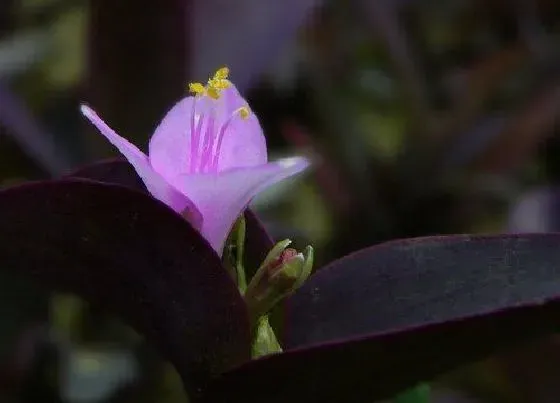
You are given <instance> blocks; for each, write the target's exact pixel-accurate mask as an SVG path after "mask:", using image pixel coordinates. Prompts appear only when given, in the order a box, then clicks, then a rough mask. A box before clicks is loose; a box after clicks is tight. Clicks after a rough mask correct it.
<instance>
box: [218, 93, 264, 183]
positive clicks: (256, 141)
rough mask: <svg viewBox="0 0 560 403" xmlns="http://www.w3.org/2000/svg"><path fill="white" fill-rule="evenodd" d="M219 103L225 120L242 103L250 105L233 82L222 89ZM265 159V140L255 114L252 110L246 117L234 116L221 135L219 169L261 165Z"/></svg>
mask: <svg viewBox="0 0 560 403" xmlns="http://www.w3.org/2000/svg"><path fill="white" fill-rule="evenodd" d="M218 102H220V103H221V104H222V105H220V107H221V108H222V111H221V113H220V114H221V116H225V119H228V118H229V117H230V116H231V115H232V114H233V113H235V111H237V110H239V108H241V107H243V106H245V107H247V108H249V106H248V104H247V101H246V100H245V99H244V98H243V97H242V96H241V95H240V94H239V91H237V88H235V86H234V85H233V84H232V85H231V87H229V88H228V89H226V90H224V91H223V92H222V97H221V98H220V99H219V100H218ZM222 122H225V120H224V118H222ZM267 161H268V157H267V149H266V139H265V137H264V134H263V131H262V128H261V125H260V123H259V119H258V118H257V116H256V115H255V114H254V113H253V112H252V111H251V112H250V114H249V116H248V117H247V118H246V119H242V118H241V117H240V116H236V117H234V118H233V119H232V120H231V122H230V123H229V125H228V128H227V130H226V132H225V135H224V138H223V143H222V147H221V150H220V156H219V159H218V172H221V171H225V170H228V169H233V168H242V167H250V166H256V165H262V164H266V162H267Z"/></svg>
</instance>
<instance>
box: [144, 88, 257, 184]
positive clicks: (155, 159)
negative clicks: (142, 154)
mask: <svg viewBox="0 0 560 403" xmlns="http://www.w3.org/2000/svg"><path fill="white" fill-rule="evenodd" d="M193 102H195V97H185V98H183V99H182V100H181V101H179V102H178V103H177V104H175V106H173V108H171V110H170V111H169V112H168V113H167V115H165V117H164V118H163V120H162V121H161V123H160V124H159V126H158V127H157V128H156V130H155V132H154V134H153V136H152V138H151V139H150V145H149V159H150V164H151V165H152V166H153V167H154V169H155V170H156V171H157V172H159V173H160V174H161V175H162V176H163V177H165V178H171V177H175V176H177V175H181V174H186V173H189V172H190V162H191V135H192V127H191V118H192V113H193ZM243 106H245V107H247V102H246V101H245V99H244V98H243V97H242V96H241V95H240V94H239V92H238V91H237V89H236V88H235V86H234V85H233V84H232V85H231V87H230V88H228V89H225V90H223V91H222V93H221V96H220V98H219V99H217V100H214V99H210V98H209V97H207V96H203V97H196V104H195V107H196V111H195V112H196V114H197V115H200V116H203V119H204V122H205V123H203V125H202V128H201V133H202V134H201V137H202V136H203V135H204V133H205V131H206V127H207V122H208V118H209V117H210V116H213V118H214V130H213V133H212V135H213V136H214V139H215V141H214V146H216V145H217V143H218V142H219V140H218V136H219V131H220V128H222V127H223V126H224V125H225V124H226V122H227V121H228V120H230V117H232V115H233V118H232V119H231V120H230V122H229V123H228V124H227V130H225V132H224V136H223V140H222V144H221V147H220V156H219V158H218V172H219V171H224V170H226V169H232V168H241V167H248V166H254V165H262V164H265V163H266V162H267V150H266V140H265V137H264V134H263V132H262V129H261V126H260V123H259V121H258V119H257V117H256V116H255V115H254V114H252V113H251V114H250V115H249V117H248V118H247V119H242V118H241V117H240V116H238V115H237V113H236V110H238V109H239V108H241V107H243ZM203 142H204V139H203V138H200V139H199V148H201V147H202V144H203Z"/></svg>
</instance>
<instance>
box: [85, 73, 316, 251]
mask: <svg viewBox="0 0 560 403" xmlns="http://www.w3.org/2000/svg"><path fill="white" fill-rule="evenodd" d="M189 88H190V90H191V92H193V93H194V96H188V97H186V98H184V99H182V100H181V101H179V102H178V103H177V104H176V105H175V106H174V107H173V108H171V110H170V111H169V112H168V113H167V115H166V116H165V117H164V118H163V120H162V121H161V123H160V124H159V126H158V127H157V128H156V130H155V132H154V134H153V136H152V138H151V140H150V143H149V149H148V155H146V154H144V153H143V152H142V151H140V150H139V149H138V148H137V147H136V146H134V145H133V144H131V143H130V142H128V141H127V140H126V139H125V138H123V137H121V136H119V135H118V134H117V133H116V132H115V131H114V130H113V129H111V128H110V127H109V126H108V125H107V124H106V123H105V122H104V121H103V120H102V119H101V118H100V117H99V116H98V115H97V114H96V113H95V112H94V111H93V110H92V109H91V108H89V107H88V106H86V105H82V107H81V111H82V113H83V114H84V116H85V117H87V118H88V119H89V120H90V121H91V122H92V123H93V124H94V125H95V126H96V127H97V128H98V129H99V131H100V132H101V134H103V135H104V136H105V137H106V138H107V139H108V140H109V141H110V142H111V143H112V144H113V145H114V146H115V147H116V148H117V149H118V150H119V151H120V152H121V153H122V154H123V155H124V156H125V157H126V158H127V160H128V161H129V162H130V164H132V166H133V167H134V168H135V170H136V172H137V173H138V175H139V176H140V177H141V178H142V180H143V181H144V184H145V185H146V187H147V189H148V191H149V192H150V193H151V194H152V195H153V196H154V197H155V198H157V199H159V200H161V201H162V202H164V203H165V204H167V205H168V206H169V207H171V208H172V209H173V210H175V211H176V212H178V213H180V214H182V215H183V216H184V217H185V218H187V219H188V220H189V221H190V222H191V223H192V224H193V226H195V227H196V228H197V229H198V230H199V231H200V233H201V234H202V235H203V236H204V237H205V238H206V239H207V240H208V242H209V243H210V244H211V246H212V247H213V248H214V250H215V251H216V252H217V253H218V254H221V253H222V249H223V247H224V242H225V240H226V238H227V236H228V233H229V231H230V230H231V228H232V226H233V224H234V223H235V221H236V219H237V218H238V217H239V216H240V214H241V213H242V212H243V210H244V209H245V208H246V207H247V205H248V203H249V202H250V201H251V199H252V198H253V197H254V196H255V195H256V194H257V193H259V192H260V191H262V190H264V189H265V188H267V187H269V186H271V185H273V184H275V183H276V182H278V181H281V180H283V179H285V178H287V177H290V176H292V175H295V174H297V173H299V172H301V171H303V170H304V169H305V168H307V167H308V166H309V162H308V160H306V159H305V158H302V157H292V158H285V159H280V160H277V161H274V162H268V156H267V149H266V141H265V138H264V135H263V132H262V129H261V126H260V124H259V121H258V119H257V117H256V116H255V115H254V114H252V113H251V111H250V109H249V106H248V105H247V103H246V101H245V100H244V99H243V97H242V96H241V95H240V94H239V92H238V91H237V89H236V88H235V86H234V85H233V84H232V83H231V82H230V81H229V80H228V70H227V68H222V69H220V70H218V72H217V73H216V74H215V75H214V77H213V78H211V79H210V80H209V81H208V84H207V85H206V86H204V85H202V84H200V83H194V84H190V86H189Z"/></svg>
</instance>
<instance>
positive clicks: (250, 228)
mask: <svg viewBox="0 0 560 403" xmlns="http://www.w3.org/2000/svg"><path fill="white" fill-rule="evenodd" d="M68 177H78V178H87V179H93V180H97V181H100V182H108V183H115V184H119V185H122V186H126V187H129V188H131V189H136V190H139V191H142V192H146V191H147V190H146V186H144V183H143V182H142V180H141V179H140V177H139V176H138V175H137V174H136V171H134V168H132V165H130V164H129V163H128V162H127V161H126V160H123V159H110V160H106V161H100V162H97V163H94V164H89V165H86V166H83V167H81V168H79V169H77V170H75V171H74V172H72V173H70V174H69V175H68ZM245 220H246V225H247V232H246V237H247V240H246V243H245V260H246V261H245V266H246V269H247V271H248V274H249V275H252V274H254V272H255V271H256V270H257V268H258V267H259V265H260V264H261V263H262V261H263V260H264V258H265V257H266V255H267V253H268V252H269V251H270V249H272V247H273V246H274V242H273V241H272V239H271V238H270V235H269V234H268V232H267V231H266V229H265V228H264V226H263V224H262V223H261V221H260V220H259V218H258V217H257V216H256V215H255V213H253V212H252V211H251V210H249V209H247V211H246V212H245Z"/></svg>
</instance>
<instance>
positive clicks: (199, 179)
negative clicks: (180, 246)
mask: <svg viewBox="0 0 560 403" xmlns="http://www.w3.org/2000/svg"><path fill="white" fill-rule="evenodd" d="M308 166H309V161H308V160H307V159H305V158H301V157H293V158H285V159H282V160H278V161H275V162H271V163H268V164H264V165H260V166H256V167H250V168H238V169H234V170H230V171H227V172H222V173H220V174H218V175H209V174H198V175H180V176H178V177H177V178H175V181H174V182H173V184H174V185H175V186H176V187H177V188H178V189H180V190H181V191H182V192H183V193H185V194H186V195H188V197H189V198H190V199H191V200H192V201H193V202H194V204H195V205H196V207H197V208H198V210H199V211H200V212H201V213H202V217H203V220H202V228H201V229H200V231H201V233H202V235H203V236H204V237H205V238H206V239H207V240H208V242H210V244H211V245H212V247H213V248H214V250H216V252H217V253H218V254H221V253H222V249H223V247H224V242H225V240H226V238H227V236H228V233H229V231H230V230H231V228H232V226H233V224H234V223H235V220H236V219H237V218H238V217H239V215H240V214H241V212H242V211H243V209H244V208H246V207H247V205H248V204H249V202H250V201H251V199H252V198H253V197H254V196H255V195H256V194H257V193H259V192H261V191H263V190H264V189H266V188H267V187H269V186H271V185H273V184H275V183H276V182H279V181H281V180H283V179H286V178H288V177H290V176H292V175H295V174H297V173H299V172H301V171H303V170H304V169H305V168H307V167H308Z"/></svg>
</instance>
